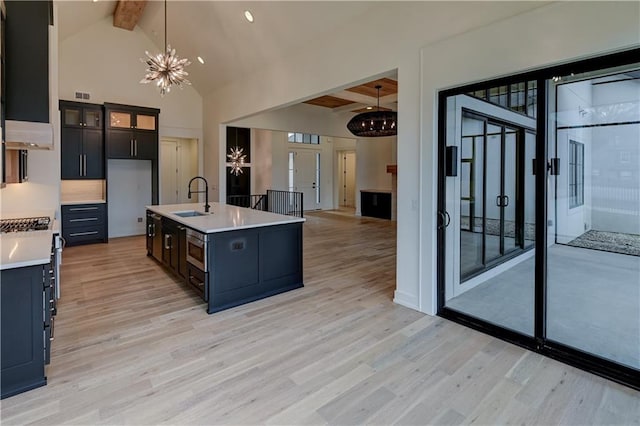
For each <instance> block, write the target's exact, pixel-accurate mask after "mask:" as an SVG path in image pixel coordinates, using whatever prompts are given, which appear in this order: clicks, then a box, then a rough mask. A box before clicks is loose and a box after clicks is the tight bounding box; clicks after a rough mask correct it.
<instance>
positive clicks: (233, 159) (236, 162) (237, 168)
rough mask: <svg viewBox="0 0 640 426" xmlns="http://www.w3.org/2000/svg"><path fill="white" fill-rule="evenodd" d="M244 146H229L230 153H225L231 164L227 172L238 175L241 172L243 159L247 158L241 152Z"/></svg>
mask: <svg viewBox="0 0 640 426" xmlns="http://www.w3.org/2000/svg"><path fill="white" fill-rule="evenodd" d="M243 151H244V148H238V147H237V146H236V147H235V148H229V152H230V153H231V154H227V158H228V159H229V163H230V166H231V170H230V171H229V173H231V174H234V175H236V176H238V175H239V174H241V173H242V166H244V160H245V159H246V158H247V156H246V155H244V154H243V153H242V152H243Z"/></svg>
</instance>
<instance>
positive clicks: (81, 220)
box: [69, 217, 98, 222]
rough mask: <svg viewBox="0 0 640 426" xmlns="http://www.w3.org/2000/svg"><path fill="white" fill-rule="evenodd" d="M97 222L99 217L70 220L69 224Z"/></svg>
mask: <svg viewBox="0 0 640 426" xmlns="http://www.w3.org/2000/svg"><path fill="white" fill-rule="evenodd" d="M95 220H98V218H97V217H87V218H83V219H70V220H69V222H93V221H95Z"/></svg>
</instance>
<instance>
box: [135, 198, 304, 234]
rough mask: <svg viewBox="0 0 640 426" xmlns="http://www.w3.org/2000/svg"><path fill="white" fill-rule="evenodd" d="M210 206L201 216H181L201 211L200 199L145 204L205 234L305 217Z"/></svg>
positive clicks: (286, 221) (227, 206) (300, 220)
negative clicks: (195, 201) (183, 213)
mask: <svg viewBox="0 0 640 426" xmlns="http://www.w3.org/2000/svg"><path fill="white" fill-rule="evenodd" d="M209 204H210V205H211V209H210V210H209V213H207V214H205V215H203V216H193V217H181V216H178V215H176V214H175V213H176V212H185V211H193V210H195V211H197V212H200V213H204V204H203V203H191V204H164V205H158V206H147V209H148V210H150V211H151V212H153V213H157V214H159V215H161V216H164V217H166V218H169V219H171V220H174V221H176V222H178V223H181V224H182V225H185V226H188V227H189V228H191V229H194V230H196V231H200V232H203V233H206V234H212V233H215V232H224V231H235V230H238V229H248V228H258V227H262V226H273V225H284V224H287V223H298V222H304V221H305V219H304V218H301V217H296V216H286V215H282V214H276V213H270V212H263V211H261V210H253V209H249V208H244V207H236V206H231V205H228V204H219V203H209Z"/></svg>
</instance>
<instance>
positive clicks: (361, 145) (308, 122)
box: [233, 104, 396, 215]
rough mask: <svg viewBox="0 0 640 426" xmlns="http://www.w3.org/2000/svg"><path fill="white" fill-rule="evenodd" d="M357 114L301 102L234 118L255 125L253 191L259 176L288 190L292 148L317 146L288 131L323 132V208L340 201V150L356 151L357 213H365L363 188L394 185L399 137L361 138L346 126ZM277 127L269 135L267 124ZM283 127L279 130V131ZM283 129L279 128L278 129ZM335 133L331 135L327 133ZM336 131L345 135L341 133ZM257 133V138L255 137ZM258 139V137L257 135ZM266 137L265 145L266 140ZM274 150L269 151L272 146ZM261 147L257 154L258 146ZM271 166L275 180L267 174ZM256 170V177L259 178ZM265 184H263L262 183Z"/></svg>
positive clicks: (241, 122)
mask: <svg viewBox="0 0 640 426" xmlns="http://www.w3.org/2000/svg"><path fill="white" fill-rule="evenodd" d="M352 116H353V114H343V113H333V112H332V111H331V110H330V109H327V108H323V107H318V106H313V105H307V104H300V105H296V106H292V107H287V108H281V109H278V110H273V111H269V112H266V113H262V114H256V115H254V116H252V117H248V118H245V119H242V120H238V121H234V122H233V125H234V126H240V127H250V128H252V129H253V130H252V147H253V148H252V149H253V151H252V160H251V161H252V191H253V193H260V191H258V189H259V188H258V186H257V185H258V184H259V182H269V183H270V185H271V188H266V187H265V188H264V189H265V190H266V189H281V190H286V189H287V186H288V180H287V175H286V170H287V158H288V157H287V155H288V152H289V150H291V149H317V148H318V146H316V145H304V144H296V143H289V142H287V133H286V132H304V133H313V134H319V135H322V136H321V144H320V149H321V152H322V153H321V162H322V170H321V173H320V175H321V179H322V188H321V190H320V194H321V207H320V208H321V209H323V210H327V209H334V208H337V207H338V206H339V203H338V199H337V196H338V192H337V187H336V185H337V179H336V173H337V170H338V164H337V157H336V154H335V153H336V151H341V150H342V151H344V150H355V151H356V171H357V177H356V214H358V215H359V214H360V190H361V189H383V190H391V189H392V185H391V174H390V173H387V164H395V158H396V138H395V137H390V138H361V139H354V136H353V135H351V134H350V132H349V131H348V130H347V127H346V123H347V122H348V121H349V119H350V118H351V117H352ZM256 128H257V129H270V130H274V132H273V134H272V135H270V136H269V133H268V130H256ZM275 131H278V132H275ZM276 133H280V134H276ZM326 135H330V136H326ZM335 135H343V137H339V136H338V137H336V136H335ZM254 139H255V141H254ZM258 139H259V140H258ZM261 141H264V143H265V146H261V143H262V142H261ZM267 145H269V146H270V149H271V150H272V155H268V149H269V148H268V147H267ZM256 149H257V150H259V151H258V152H256V154H259V155H253V152H255V150H256ZM269 167H271V172H272V175H271V180H270V181H269V179H268V178H267V177H266V176H265V173H268V172H266V170H269ZM254 174H256V177H255V178H254ZM262 188H263V185H262V184H261V185H260V189H262Z"/></svg>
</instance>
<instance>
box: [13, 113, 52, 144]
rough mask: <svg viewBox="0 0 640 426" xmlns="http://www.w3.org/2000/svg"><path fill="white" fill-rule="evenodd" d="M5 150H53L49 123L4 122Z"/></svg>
mask: <svg viewBox="0 0 640 426" xmlns="http://www.w3.org/2000/svg"><path fill="white" fill-rule="evenodd" d="M5 126H6V130H5V131H6V137H5V142H6V147H7V149H53V127H52V126H51V124H50V123H38V122H31V121H16V120H6V121H5Z"/></svg>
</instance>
